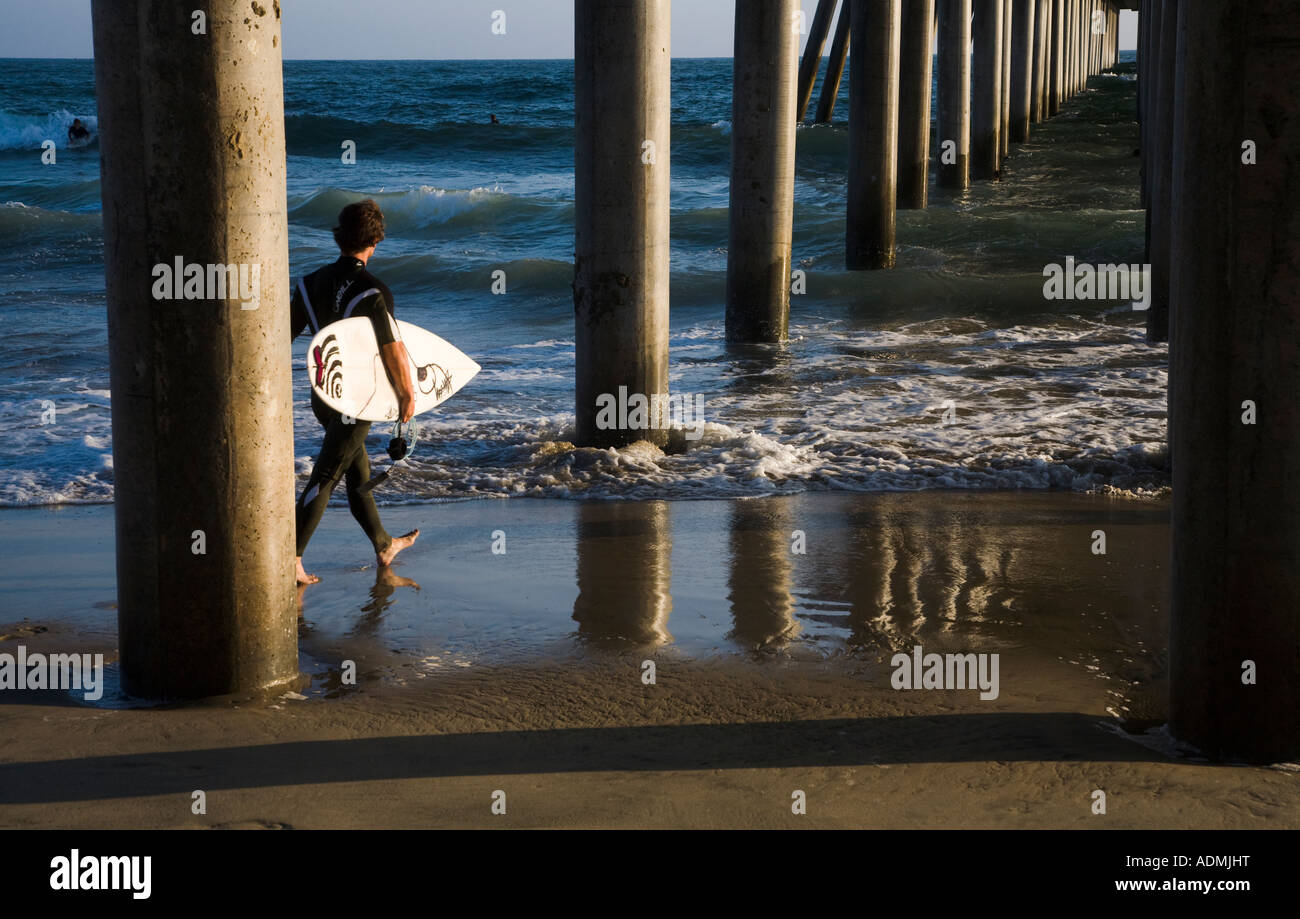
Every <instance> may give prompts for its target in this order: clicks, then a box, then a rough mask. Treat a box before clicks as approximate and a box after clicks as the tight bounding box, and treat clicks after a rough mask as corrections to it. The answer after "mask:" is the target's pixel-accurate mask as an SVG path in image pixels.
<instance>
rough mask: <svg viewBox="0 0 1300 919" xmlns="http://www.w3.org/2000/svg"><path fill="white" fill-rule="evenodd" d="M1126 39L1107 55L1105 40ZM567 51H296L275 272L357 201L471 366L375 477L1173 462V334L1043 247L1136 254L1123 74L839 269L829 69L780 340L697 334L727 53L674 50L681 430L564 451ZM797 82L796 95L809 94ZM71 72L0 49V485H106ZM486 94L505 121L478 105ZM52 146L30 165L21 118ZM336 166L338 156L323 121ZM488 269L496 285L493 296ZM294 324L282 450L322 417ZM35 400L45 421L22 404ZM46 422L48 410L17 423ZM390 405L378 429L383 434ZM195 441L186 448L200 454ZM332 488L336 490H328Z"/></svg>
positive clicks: (497, 493)
mask: <svg viewBox="0 0 1300 919" xmlns="http://www.w3.org/2000/svg"><path fill="white" fill-rule="evenodd" d="M1121 57H1122V58H1123V59H1124V60H1132V59H1133V54H1132V52H1125V53H1123V54H1122V55H1121ZM572 69H573V64H572V62H571V61H428V62H419V61H349V62H330V61H315V62H309V61H290V62H287V63H286V64H285V67H284V83H285V121H286V124H285V128H286V135H287V141H288V205H289V241H290V264H291V270H292V273H293V277H294V278H296V277H298V276H299V275H301V274H304V273H306V272H309V271H312V270H314V269H315V268H316V267H319V266H320V265H321V264H324V263H325V262H328V261H332V260H333V259H334V258H335V257H336V255H337V250H336V249H335V247H334V245H333V241H332V238H331V236H330V227H331V226H333V223H334V218H335V216H336V215H337V213H338V211H339V209H340V208H341V207H342V206H343V205H344V204H346V203H348V202H351V201H355V200H359V199H361V198H363V197H374V198H375V199H376V200H377V201H378V202H379V203H380V204H381V206H382V207H383V209H384V211H385V213H386V215H387V220H388V238H387V239H386V240H385V241H384V242H383V243H382V244H381V245H380V247H379V249H378V251H377V252H376V254H375V256H374V258H373V260H372V261H371V263H370V267H371V270H372V271H373V272H374V273H375V274H377V275H378V276H379V277H380V278H382V279H383V280H384V281H385V282H386V283H387V284H388V285H389V286H390V287H391V289H392V290H393V292H394V295H395V298H396V307H397V315H398V316H399V317H400V318H402V319H405V320H408V321H410V322H414V323H416V324H418V325H421V326H425V327H427V328H429V329H431V330H433V331H434V332H437V333H438V334H439V335H442V336H443V337H444V338H447V339H448V340H450V341H451V342H453V343H454V344H456V345H457V346H458V347H460V348H461V349H462V350H464V351H466V352H467V353H468V354H469V355H470V356H472V357H473V358H474V359H475V360H477V361H478V362H479V363H480V364H481V365H482V367H483V371H482V373H481V374H480V375H479V376H478V377H477V378H476V379H475V380H474V381H473V382H472V383H471V384H470V385H469V386H468V387H467V388H466V389H465V390H463V391H462V392H461V393H460V394H458V395H457V396H456V397H455V398H454V399H452V400H450V401H449V402H447V403H445V404H444V405H443V406H441V407H440V408H439V409H438V410H437V411H436V412H435V413H433V414H432V415H429V416H423V417H421V419H419V421H420V426H419V432H420V439H419V444H418V446H417V448H416V451H415V453H414V456H413V459H411V460H410V461H409V464H408V465H407V466H406V467H405V468H402V469H400V470H399V471H397V472H396V473H395V474H394V475H393V477H392V478H391V479H390V480H389V481H388V482H386V483H385V484H384V485H383V486H382V487H381V488H380V489H379V490H378V491H377V492H376V497H377V498H378V499H379V500H380V502H381V503H389V504H393V503H418V502H423V501H434V500H447V499H464V498H475V497H513V496H534V497H539V496H545V497H562V498H587V497H597V498H634V499H649V498H711V497H739V496H751V495H766V494H793V493H799V492H807V491H836V490H847V491H862V492H875V491H910V490H920V489H994V490H1012V489H1052V490H1063V491H1073V492H1106V493H1122V494H1131V495H1138V496H1147V495H1153V494H1159V493H1162V492H1163V491H1165V490H1166V489H1167V487H1168V482H1169V475H1168V468H1167V467H1168V462H1167V450H1166V444H1165V414H1166V401H1165V390H1166V382H1167V381H1166V372H1167V360H1168V352H1167V348H1166V347H1165V346H1163V345H1159V346H1156V345H1148V344H1147V343H1146V341H1145V338H1144V327H1145V321H1144V316H1145V314H1144V313H1142V312H1139V311H1135V310H1134V309H1133V308H1132V306H1131V304H1130V303H1129V302H1127V301H1121V300H1110V301H1104V300H1093V301H1088V300H1048V299H1045V298H1044V295H1043V284H1044V277H1043V271H1044V267H1045V266H1046V265H1049V264H1058V263H1064V261H1065V259H1066V258H1067V257H1068V256H1073V257H1074V259H1075V260H1076V261H1077V262H1080V263H1090V264H1096V263H1116V264H1135V263H1140V262H1142V261H1143V254H1142V253H1143V234H1144V212H1143V211H1142V210H1141V208H1140V202H1139V190H1138V159H1137V158H1136V157H1135V156H1134V155H1133V153H1134V150H1133V148H1134V147H1135V146H1136V125H1135V123H1134V121H1135V112H1134V95H1133V92H1132V88H1133V87H1132V84H1131V82H1129V81H1127V80H1126V79H1125V78H1122V77H1103V78H1094V79H1093V81H1092V84H1093V88H1092V89H1090V90H1089V91H1088V92H1086V93H1084V94H1083V95H1081V96H1080V97H1078V98H1076V99H1075V100H1074V101H1072V102H1071V103H1070V104H1069V105H1068V106H1067V108H1066V110H1064V111H1063V112H1062V113H1061V114H1060V115H1058V116H1057V117H1056V118H1055V119H1053V120H1052V121H1051V122H1050V123H1047V124H1044V125H1040V126H1036V128H1035V131H1034V136H1033V138H1032V139H1031V141H1030V142H1029V143H1027V144H1024V145H1018V146H1013V148H1012V155H1011V158H1010V160H1009V161H1008V163H1007V166H1006V168H1005V171H1004V172H1005V175H1004V179H1003V181H1001V182H997V183H980V182H977V183H974V184H973V185H972V187H971V189H970V190H969V191H968V192H966V193H962V194H952V193H950V192H947V191H944V190H942V189H935V188H933V187H932V190H931V204H930V207H929V208H928V209H927V210H925V211H900V212H899V215H898V243H899V247H898V267H897V268H896V269H894V270H892V271H881V272H848V271H845V269H844V254H843V248H844V243H843V240H844V211H845V204H844V195H845V182H846V175H847V157H848V131H847V124H846V123H845V121H844V119H845V117H846V115H847V110H848V106H847V92H848V80H847V78H846V79H845V80H844V82H843V84H842V86H841V98H840V102H839V105H838V107H837V110H836V121H835V123H834V124H832V125H829V126H817V127H811V126H803V127H800V128H799V131H798V155H797V172H796V188H795V227H794V266H795V267H796V268H798V269H801V270H802V271H803V272H804V273H805V283H806V292H804V293H800V294H797V295H795V296H793V297H792V298H791V311H790V341H789V343H788V344H785V345H783V346H763V347H745V348H728V347H727V346H726V344H725V342H724V339H723V313H724V307H723V299H724V290H725V280H726V252H727V185H728V164H729V157H730V140H731V139H730V124H729V119H730V114H731V113H730V108H731V62H730V60H726V59H717V60H703V59H689V60H677V61H674V62H673V88H672V92H673V107H672V120H673V133H672V147H671V168H672V255H671V259H672V284H671V317H672V318H671V386H672V389H673V391H674V392H678V393H683V394H688V395H690V396H691V397H693V398H695V397H702V399H703V404H704V406H705V421H706V424H705V426H704V430H703V432H702V436H700V438H699V439H698V440H694V441H689V440H688V441H685V443H684V449H682V450H680V451H678V452H670V453H662V452H660V451H658V450H657V449H654V448H648V447H647V445H639V446H636V447H633V448H629V449H626V450H623V451H614V450H595V449H585V448H575V447H574V446H573V445H572V444H571V443H570V441H571V439H572V437H573V362H574V345H573V305H572V303H573V301H572V291H571V288H570V284H571V282H572V280H573V263H572V260H573V214H574V209H573V195H574V184H573V80H572ZM814 101H815V100H814ZM95 111H96V106H95V93H94V77H93V68H92V63H91V62H90V61H82V60H2V61H0V247H2V248H3V249H4V251H5V258H4V260H3V262H0V298H2V299H3V301H4V302H5V303H6V304H7V307H8V309H9V315H10V317H11V322H10V324H9V326H8V329H7V330H8V338H7V347H5V348H4V349H2V350H0V442H3V444H4V447H3V449H2V450H0V470H2V471H3V475H2V476H0V506H8V507H15V506H29V505H49V504H76V503H103V502H110V501H112V498H113V462H112V431H111V424H110V417H109V400H110V392H109V378H108V354H107V329H106V304H105V297H104V282H103V230H102V222H101V211H100V186H99V158H98V147H97V145H96V144H95V143H93V142H92V143H91V144H90V145H89V146H88V147H87V148H85V149H80V150H67V149H63V148H62V144H61V142H62V140H63V138H65V137H66V128H67V125H68V124H69V123H71V120H72V119H73V118H74V117H80V118H81V119H82V121H83V122H86V123H87V124H88V125H89V126H90V128H91V130H92V132H94V131H95V130H96V128H97V121H96V118H95ZM490 115H496V117H497V118H498V119H499V120H500V122H501V123H500V124H499V125H493V124H490V123H489V122H490V118H489V116H490ZM45 138H54V139H55V140H56V141H58V142H60V147H59V149H58V151H57V162H56V163H55V164H54V165H44V164H42V162H41V142H42V141H43V140H44V139H45ZM347 140H352V141H354V142H355V144H356V162H355V164H352V165H349V164H345V163H343V162H342V156H341V154H342V149H343V143H344V141H347ZM498 270H500V271H504V272H505V279H506V292H505V293H503V294H497V293H493V291H492V283H493V273H494V272H496V271H498ZM306 345H307V338H306V337H305V336H304V337H300V338H299V339H298V340H297V341H296V342H295V345H294V353H293V378H294V391H295V398H296V414H295V457H296V465H297V469H298V472H299V474H300V475H301V476H305V475H306V474H307V473H308V471H309V470H310V468H311V464H312V457H313V456H314V454H315V451H316V449H317V447H318V445H319V441H320V435H321V431H320V428H319V425H318V424H317V423H316V421H315V419H314V417H313V416H312V414H311V411H310V408H309V406H308V399H307V377H306V373H305V361H304V352H305V349H306ZM51 406H52V407H53V409H54V412H53V415H52V416H51V415H50V414H49V412H48V410H49V409H50V408H51ZM43 421H45V422H49V421H52V422H53V423H42V422H43ZM388 436H389V428H388V426H385V425H376V426H375V427H374V428H373V429H372V433H371V438H370V441H369V449H370V452H371V453H372V455H373V456H375V457H376V458H379V457H380V456H381V455H382V454H383V452H384V446H385V445H386V443H387V439H388ZM196 460H201V457H196ZM341 498H342V495H341V493H340V495H339V496H337V498H336V500H341Z"/></svg>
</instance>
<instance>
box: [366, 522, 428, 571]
mask: <svg viewBox="0 0 1300 919" xmlns="http://www.w3.org/2000/svg"><path fill="white" fill-rule="evenodd" d="M419 536H420V531H419V530H412V531H411V532H409V533H407V534H406V535H405V536H398V537H397V538H396V539H394V540H393V541H392V543H391V544H390V545H389V547H388V548H387V549H385V550H384V551H383V552H380V553H379V554H378V555H376V556H375V562H376V564H378V565H379V567H380V568H387V567H388V566H389V565H391V564H392V563H393V559H395V558H397V553H398V552H401V551H402V550H403V549H406V548H408V547H409V546H410V545H411V544H412V543H414V542H415V541H416V539H418V538H419Z"/></svg>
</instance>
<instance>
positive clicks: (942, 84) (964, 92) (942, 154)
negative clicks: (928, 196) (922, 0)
mask: <svg viewBox="0 0 1300 919" xmlns="http://www.w3.org/2000/svg"><path fill="white" fill-rule="evenodd" d="M970 17H971V0H939V136H938V141H939V185H940V186H941V187H943V188H956V189H962V190H964V189H965V188H966V187H967V186H968V185H970V133H971V122H970V86H971V82H970V80H971V77H970V41H971V37H970V32H971V26H970ZM949 144H951V145H952V146H951V147H948V146H947V145H949Z"/></svg>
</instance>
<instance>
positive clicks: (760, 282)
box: [726, 0, 799, 342]
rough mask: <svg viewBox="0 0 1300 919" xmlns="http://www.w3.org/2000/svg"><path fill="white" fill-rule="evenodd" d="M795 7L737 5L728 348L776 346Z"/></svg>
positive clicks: (781, 310) (755, 0) (770, 0)
mask: <svg viewBox="0 0 1300 919" xmlns="http://www.w3.org/2000/svg"><path fill="white" fill-rule="evenodd" d="M794 11H795V0H736V27H735V58H734V62H733V64H732V68H733V70H732V73H733V84H732V97H731V98H732V103H731V105H732V108H731V206H730V211H729V220H730V233H729V237H728V240H729V241H728V244H727V322H726V325H727V333H726V334H727V340H728V341H736V342H779V341H784V340H785V337H786V326H787V323H788V320H789V313H790V240H791V234H792V233H793V230H794V147H795V90H796V85H797V72H796V65H797V62H798V56H799V47H798V40H799V35H798V33H797V32H796V31H794V30H793V29H792V28H791V27H790V25H791V21H792V17H793V14H794Z"/></svg>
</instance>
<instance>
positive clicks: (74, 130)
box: [68, 118, 90, 144]
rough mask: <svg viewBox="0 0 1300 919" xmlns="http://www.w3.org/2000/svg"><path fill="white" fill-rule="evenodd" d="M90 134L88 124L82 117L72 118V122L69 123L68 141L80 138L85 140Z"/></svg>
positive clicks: (72, 141)
mask: <svg viewBox="0 0 1300 919" xmlns="http://www.w3.org/2000/svg"><path fill="white" fill-rule="evenodd" d="M89 136H90V132H89V131H88V130H86V126H85V125H84V124H82V123H81V119H80V118H74V119H72V124H70V125H68V143H70V144H71V143H74V142H76V141H79V140H85V139H86V138H87V137H89Z"/></svg>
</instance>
